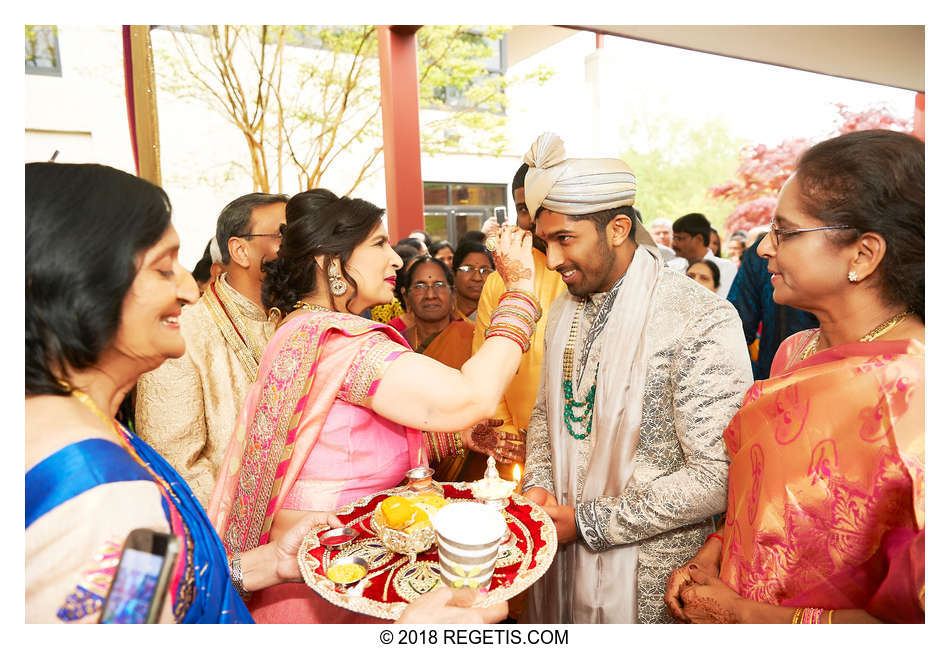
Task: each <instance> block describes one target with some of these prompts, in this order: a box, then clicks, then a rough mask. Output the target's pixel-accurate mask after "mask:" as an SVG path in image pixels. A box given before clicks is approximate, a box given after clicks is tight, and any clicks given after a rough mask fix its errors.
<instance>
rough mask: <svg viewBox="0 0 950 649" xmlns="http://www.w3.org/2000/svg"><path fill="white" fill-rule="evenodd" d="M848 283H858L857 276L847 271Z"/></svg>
mask: <svg viewBox="0 0 950 649" xmlns="http://www.w3.org/2000/svg"><path fill="white" fill-rule="evenodd" d="M848 281H849V282H856V281H858V274H857V273H856V272H854V271H853V270H850V271H848Z"/></svg>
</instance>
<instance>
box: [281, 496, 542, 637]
mask: <svg viewBox="0 0 950 649" xmlns="http://www.w3.org/2000/svg"><path fill="white" fill-rule="evenodd" d="M440 484H442V487H443V488H444V490H445V498H446V500H449V501H450V502H451V501H460V500H474V497H473V496H472V492H471V490H470V489H469V487H468V483H465V482H443V483H440ZM404 490H405V488H404V487H403V488H395V489H388V490H386V491H381V492H380V493H378V494H373V495H371V496H366V497H364V498H360V499H359V500H356V501H354V502H352V503H350V504H349V505H347V506H345V507H343V508H342V509H340V510H339V511H338V512H336V515H337V517H338V518H339V519H340V520H341V521H343V523H344V524H345V525H349V526H350V527H352V528H354V529H355V530H356V531H357V532H358V533H359V536H358V537H357V538H356V539H355V540H354V541H353V542H352V543H350V544H349V545H347V546H346V547H344V548H343V549H342V550H335V549H334V550H331V549H327V548H325V547H323V546H321V545H320V541H319V539H318V538H317V536H318V535H319V534H320V532H322V531H324V530H325V529H327V528H326V527H320V528H314V529H313V530H311V531H310V532H309V533H308V534H307V536H306V537H305V538H304V540H303V543H302V544H301V546H300V550H299V551H298V552H297V561H298V563H299V564H300V572H301V574H303V578H304V581H305V582H306V583H307V585H308V586H310V588H312V589H313V590H315V591H316V592H317V593H318V594H319V595H320V596H321V597H323V598H324V599H326V600H327V601H329V602H331V603H333V604H336V605H337V606H341V607H343V608H345V609H349V610H351V611H356V612H357V613H364V614H366V615H372V616H374V617H381V618H385V619H389V620H395V619H396V618H398V617H399V616H400V615H401V614H402V612H403V609H405V608H406V606H407V605H408V604H409V602H411V601H413V600H415V599H416V598H417V597H419V596H420V595H423V594H425V593H427V592H429V591H430V590H432V589H434V588H436V587H437V586H439V585H440V584H441V580H440V576H439V555H438V548H437V546H436V545H433V546H432V547H431V548H429V549H428V550H426V551H425V552H422V553H420V554H416V555H404V554H397V553H394V552H391V551H390V550H388V549H387V548H386V546H384V545H383V544H382V542H381V541H380V540H379V538H378V537H377V536H376V534H375V533H374V532H373V528H372V526H371V525H370V519H371V518H372V517H373V512H374V510H375V509H376V506H377V505H378V504H379V503H380V502H382V501H383V499H385V498H386V497H387V496H391V495H393V494H396V493H402V492H404ZM509 501H510V502H509V505H508V507H507V509H506V510H505V512H504V515H505V520H506V521H507V522H508V529H509V531H510V532H511V534H510V535H509V537H508V539H507V540H506V541H505V542H503V543H502V545H501V548H500V549H499V550H498V558H497V560H496V562H495V573H494V575H493V576H492V578H491V582H490V586H489V591H488V594H487V596H486V597H485V599H484V600H482V601H480V602H479V603H478V604H477V605H476V606H491V605H493V604H498V603H500V602H503V601H505V600H508V599H510V598H512V597H514V596H515V595H517V594H518V593H520V592H521V591H523V590H524V589H526V588H527V587H528V586H530V585H531V584H533V583H534V582H535V581H537V580H538V579H539V578H540V577H541V575H543V574H544V573H545V572H546V571H547V569H548V568H549V567H550V566H551V561H553V559H554V554H555V552H556V551H557V533H556V531H555V529H554V523H553V522H552V521H551V518H550V517H549V516H548V515H547V514H546V513H545V512H544V510H543V509H541V508H540V507H538V506H537V505H536V504H534V503H533V502H531V501H530V500H528V499H527V498H525V497H524V496H521V495H520V494H512V495H511V497H510V499H509ZM351 555H357V556H359V557H361V558H362V559H364V560H365V561H366V562H367V564H369V573H368V574H367V575H366V577H365V578H364V579H363V580H362V581H361V582H360V583H358V584H356V585H355V586H351V587H349V588H343V587H341V586H337V585H336V584H334V583H333V582H332V581H330V579H328V578H327V576H326V567H327V566H329V565H330V564H331V562H333V561H334V560H336V559H337V558H338V557H346V556H351Z"/></svg>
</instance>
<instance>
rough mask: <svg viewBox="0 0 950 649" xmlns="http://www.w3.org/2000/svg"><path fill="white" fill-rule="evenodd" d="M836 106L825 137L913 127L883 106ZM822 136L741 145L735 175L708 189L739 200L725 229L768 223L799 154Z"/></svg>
mask: <svg viewBox="0 0 950 649" xmlns="http://www.w3.org/2000/svg"><path fill="white" fill-rule="evenodd" d="M835 106H836V107H837V110H838V118H837V119H836V122H835V126H834V129H833V130H832V131H831V132H830V133H829V134H828V135H827V136H826V138H827V137H834V136H836V135H842V134H844V133H850V132H851V131H864V130H869V129H875V128H884V129H890V130H893V131H903V132H905V133H910V132H911V131H912V129H913V124H912V123H911V122H910V120H907V119H903V118H900V117H897V116H895V115H894V114H893V113H891V111H890V109H888V108H887V107H885V106H872V107H870V108H867V109H865V110H860V111H853V110H850V109H849V108H848V107H847V106H845V105H844V104H835ZM821 139H825V138H819V139H807V138H794V139H788V140H784V141H783V142H782V143H781V144H779V145H778V146H772V147H770V146H766V145H764V144H750V145H747V146H745V147H743V149H742V152H741V153H740V155H739V167H738V169H736V174H735V178H733V179H732V180H728V181H726V182H724V183H721V184H719V185H714V186H712V187H710V188H709V190H708V194H709V196H711V197H713V198H719V199H721V200H735V201H737V202H738V205H737V206H736V208H735V209H734V210H733V211H732V213H731V214H730V215H729V216H728V218H727V219H726V224H725V225H726V228H725V229H726V231H727V232H730V233H732V232H735V231H737V230H745V231H748V230H750V229H751V228H754V227H755V226H757V225H764V224H766V223H768V222H769V219H771V218H772V213H773V212H774V211H775V204H776V202H777V196H778V192H779V190H780V189H781V188H782V185H784V184H785V181H786V180H788V177H789V176H791V175H792V171H794V170H795V163H796V162H797V160H798V157H799V156H800V155H801V154H802V153H803V152H804V151H805V150H806V149H808V148H809V147H810V146H812V145H813V144H815V143H817V142H819V141H821Z"/></svg>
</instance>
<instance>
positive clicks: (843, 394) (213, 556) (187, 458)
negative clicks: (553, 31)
mask: <svg viewBox="0 0 950 649" xmlns="http://www.w3.org/2000/svg"><path fill="white" fill-rule="evenodd" d="M923 165H924V153H923V144H922V143H921V142H919V141H918V140H916V139H914V138H912V137H910V136H906V135H903V134H898V133H895V132H890V131H866V132H858V133H854V134H849V135H845V136H841V137H838V138H834V139H832V140H829V141H826V142H823V143H821V144H818V145H816V146H815V147H813V148H812V149H811V150H809V151H808V152H807V153H806V154H805V155H804V156H803V157H802V159H801V160H800V161H799V163H798V166H797V168H796V171H795V173H794V174H793V176H792V177H791V179H790V180H789V181H788V182H787V183H786V185H785V187H784V188H783V189H782V192H781V194H780V196H779V201H778V206H777V208H776V211H775V215H774V218H773V220H772V222H771V223H770V224H769V225H766V226H763V227H761V228H757V229H753V230H752V231H749V232H741V231H740V232H731V233H729V234H728V236H726V237H725V238H724V239H721V238H720V236H719V233H718V232H717V231H716V229H715V228H714V227H713V226H712V224H711V223H710V222H709V220H708V219H707V218H706V217H705V216H704V215H703V214H700V213H697V212H693V213H689V214H685V215H682V216H680V217H678V218H676V219H675V220H672V221H671V220H667V219H664V218H661V217H658V218H653V219H652V220H651V221H650V222H649V225H645V224H644V223H643V221H644V216H643V215H641V214H640V213H639V211H638V210H637V208H636V207H634V199H635V194H636V178H635V176H634V174H633V172H632V171H631V170H630V169H629V167H627V166H626V164H625V163H623V162H622V161H620V160H612V159H583V158H582V159H570V158H566V156H565V155H564V154H563V144H562V143H561V142H560V139H559V138H557V137H556V136H553V135H552V134H545V135H543V136H542V137H541V138H539V139H538V141H537V142H535V144H534V145H533V146H532V148H531V151H529V153H528V154H527V155H526V156H525V162H524V164H522V165H521V166H520V167H519V168H518V170H517V172H516V173H515V175H514V177H513V179H512V187H511V189H512V198H513V202H514V204H515V208H516V215H517V218H516V222H515V224H513V225H511V226H499V225H498V223H497V222H496V221H495V220H494V219H493V218H492V219H489V220H488V221H486V222H485V227H483V228H482V230H480V231H473V232H470V233H466V234H464V235H463V236H461V237H459V240H458V241H456V242H449V241H433V240H432V239H431V237H430V235H429V234H428V233H426V232H424V231H421V230H418V231H414V232H412V233H410V235H409V236H407V237H406V238H404V239H402V240H399V241H398V242H397V243H396V244H395V245H394V246H393V245H391V243H390V236H389V234H388V233H387V232H386V230H385V227H384V218H383V217H384V212H383V210H382V209H380V208H379V207H377V206H375V205H373V204H371V203H368V202H366V201H363V200H360V199H358V198H352V197H348V196H337V195H335V194H334V193H332V192H330V191H328V190H326V189H314V190H308V191H305V192H301V193H299V194H297V195H294V196H285V195H281V194H262V193H253V194H248V195H245V196H241V197H238V198H236V199H234V200H233V201H231V202H230V203H228V204H227V205H226V206H225V207H224V208H223V209H222V211H221V213H220V215H219V217H218V220H217V224H216V231H215V233H214V237H213V238H212V239H211V240H210V241H209V242H208V245H207V246H206V248H205V251H204V255H203V256H202V258H201V260H199V262H198V264H197V265H196V266H195V268H194V270H193V272H191V273H189V272H188V271H187V270H186V269H184V268H182V267H181V265H180V264H179V263H178V259H177V253H178V246H179V242H178V237H177V234H176V232H175V229H174V227H173V226H172V225H171V205H170V204H169V201H168V198H167V196H166V195H165V193H164V192H163V191H162V190H161V189H160V188H158V187H156V186H154V185H152V184H150V183H148V182H146V181H144V180H141V179H139V178H136V177H133V176H130V175H128V174H125V173H123V172H120V171H117V170H114V169H111V168H108V167H103V166H100V165H68V164H56V163H34V164H28V165H27V167H26V311H27V314H26V315H27V326H26V439H27V455H26V489H27V503H26V508H27V520H26V553H27V564H26V575H27V583H26V615H27V621H37V622H43V621H57V620H59V621H67V622H72V621H95V620H96V619H97V618H98V614H99V612H100V611H101V607H102V602H103V598H104V596H105V594H106V591H107V590H108V585H109V581H110V579H111V574H112V573H111V571H112V570H114V565H115V557H116V553H117V551H118V548H119V547H121V545H122V542H123V540H124V538H125V536H127V535H128V533H129V532H130V531H131V530H132V529H136V528H141V527H149V528H152V529H155V530H160V531H164V532H169V533H171V534H173V535H175V536H177V537H179V538H180V539H181V540H182V545H183V548H185V549H184V551H183V552H182V553H181V555H180V557H179V559H178V560H177V562H176V564H175V566H174V569H173V572H172V578H171V579H170V581H169V584H168V597H167V598H166V603H165V610H164V611H163V613H162V617H161V620H162V621H168V622H173V621H177V622H251V621H256V622H298V623H299V622H334V623H339V622H347V623H350V622H378V620H376V619H375V618H369V617H367V616H362V615H359V614H356V613H352V612H349V611H346V610H344V609H341V608H339V607H336V606H333V605H332V604H330V603H329V602H327V601H326V600H324V599H323V598H321V597H320V596H318V595H317V594H316V593H314V592H313V591H311V590H310V589H309V588H308V587H306V586H305V585H303V584H302V583H300V582H301V581H302V578H301V576H300V573H299V568H298V566H297V562H296V554H297V548H298V547H299V545H300V543H301V542H302V539H303V537H304V535H305V534H306V533H307V532H308V531H309V530H310V529H311V528H312V527H313V526H315V525H331V526H334V527H337V526H339V525H340V521H339V520H338V519H336V517H335V516H334V515H333V512H334V511H336V510H338V509H339V508H340V507H342V506H344V505H346V504H347V503H350V502H352V501H354V500H356V499H358V498H360V497H362V496H365V495H368V494H372V493H375V492H378V491H380V490H383V489H387V488H390V487H393V486H396V485H398V484H399V483H400V482H401V481H402V480H403V478H404V476H405V474H406V471H407V470H408V469H409V468H411V467H413V466H416V465H418V464H420V463H424V464H427V465H430V466H431V467H432V468H433V469H434V470H435V472H436V473H435V476H436V478H437V479H439V480H442V481H457V480H472V479H477V478H478V477H480V476H481V475H483V474H484V471H485V466H486V462H487V458H488V457H493V458H494V459H495V460H496V461H497V462H498V463H499V469H500V470H501V472H502V475H503V476H504V477H508V478H512V477H513V476H514V475H515V474H514V471H515V469H516V467H523V468H524V481H523V485H522V488H523V493H524V494H525V496H526V497H527V498H529V499H530V500H532V501H534V502H535V503H537V505H538V506H540V507H542V508H543V509H544V510H545V511H546V512H547V513H548V514H549V515H550V517H551V519H552V521H553V522H554V524H555V527H556V530H557V536H558V542H559V548H558V553H557V556H556V558H555V561H554V564H553V565H552V567H551V569H550V570H549V571H548V573H547V574H546V575H545V576H544V577H543V578H542V579H541V580H540V581H539V582H538V583H537V584H535V585H534V586H533V587H532V588H531V590H530V591H529V592H528V593H527V595H526V596H522V597H519V598H516V599H515V600H512V601H511V602H510V603H509V605H502V606H495V607H490V608H470V607H469V606H467V605H466V604H467V603H466V604H460V603H458V602H457V601H455V600H454V599H452V597H451V595H450V594H449V593H446V592H440V591H436V592H433V593H430V594H428V595H426V596H424V597H421V598H419V599H418V600H416V602H414V603H413V605H412V606H411V607H409V608H408V609H407V611H406V613H405V615H404V619H403V620H402V621H408V622H419V621H425V622H467V623H472V622H495V621H499V620H501V619H503V618H505V617H506V616H509V617H511V618H515V619H518V620H519V621H523V622H560V623H565V622H672V621H680V622H694V623H695V622H768V621H777V622H794V623H801V622H806V623H846V622H872V621H891V622H922V621H923V619H924V581H923V565H924V564H923V559H924V530H925V526H924V505H923V503H924V500H923V493H924V492H923V484H924V482H923V477H924V453H923V388H924V375H923V359H924V301H923V261H924V255H923V250H924V246H923V237H924V225H923V223H924V209H923V201H924V189H923V187H924V171H923ZM648 216H649V215H648ZM648 228H649V229H648ZM723 242H724V244H725V245H724V246H723ZM608 350H609V351H608ZM601 385H602V386H603V387H602V388H601V387H599V386H601ZM104 467H108V470H105V469H104ZM598 584H600V585H599V586H598ZM604 584H609V586H608V587H605V586H604ZM440 590H441V589H440Z"/></svg>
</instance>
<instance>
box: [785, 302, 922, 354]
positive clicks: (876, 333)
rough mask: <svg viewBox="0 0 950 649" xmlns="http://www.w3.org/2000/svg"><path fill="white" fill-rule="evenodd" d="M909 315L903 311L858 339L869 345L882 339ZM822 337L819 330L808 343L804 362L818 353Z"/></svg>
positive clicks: (803, 352) (908, 312)
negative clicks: (819, 340) (819, 341)
mask: <svg viewBox="0 0 950 649" xmlns="http://www.w3.org/2000/svg"><path fill="white" fill-rule="evenodd" d="M909 315H910V311H902V312H901V313H898V314H897V315H893V316H891V317H890V318H888V319H887V320H885V321H884V322H882V323H881V324H879V325H878V326H876V327H874V329H871V331H869V332H867V333H866V334H864V336H862V337H861V338H860V339H858V342H862V343H869V342H871V341H872V340H875V339H877V338H880V337H881V336H883V335H884V334H886V333H887V332H888V331H890V330H891V329H893V328H894V327H896V326H897V325H899V324H900V323H902V322H903V321H904V320H905V319H906V318H907V316H909ZM820 337H821V330H820V329H819V330H818V333H817V334H815V337H814V338H812V339H811V342H810V343H808V345H806V346H805V349H803V350H802V354H801V359H802V360H805V359H806V358H808V357H809V356H812V355H813V354H814V353H815V352H816V351H818V339H819V338H820Z"/></svg>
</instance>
